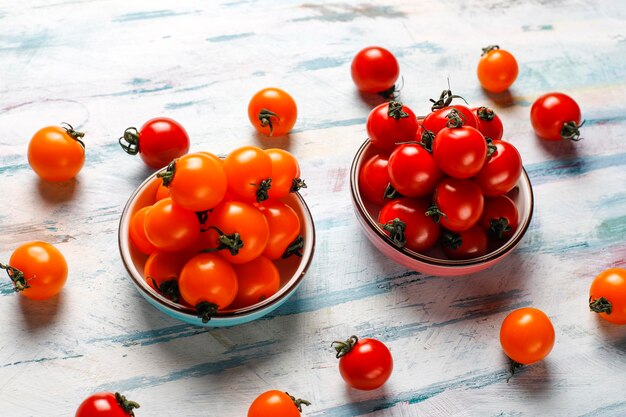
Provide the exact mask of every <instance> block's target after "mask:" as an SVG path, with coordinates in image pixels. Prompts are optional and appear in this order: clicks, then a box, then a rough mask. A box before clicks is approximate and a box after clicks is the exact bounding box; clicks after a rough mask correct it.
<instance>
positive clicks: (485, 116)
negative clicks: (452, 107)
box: [472, 106, 504, 141]
mask: <svg viewBox="0 0 626 417" xmlns="http://www.w3.org/2000/svg"><path fill="white" fill-rule="evenodd" d="M472 112H473V113H474V114H475V115H476V119H477V120H478V131H479V132H480V133H482V134H483V136H484V137H485V138H489V139H491V140H492V141H494V140H500V139H502V134H503V133H504V127H503V126H502V120H500V116H498V115H497V114H496V112H494V111H493V110H492V109H490V108H489V107H486V106H482V107H475V108H473V109H472Z"/></svg>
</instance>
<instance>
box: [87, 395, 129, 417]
mask: <svg viewBox="0 0 626 417" xmlns="http://www.w3.org/2000/svg"><path fill="white" fill-rule="evenodd" d="M135 408H139V404H137V403H136V402H134V401H129V400H127V399H126V397H124V396H123V395H121V394H120V393H118V392H116V393H115V394H113V393H112V392H99V393H96V394H93V395H90V396H89V397H87V398H86V399H85V400H84V401H83V402H82V403H81V404H80V406H79V407H78V410H76V417H129V416H130V417H133V416H134V415H135V413H134V412H133V410H134V409H135Z"/></svg>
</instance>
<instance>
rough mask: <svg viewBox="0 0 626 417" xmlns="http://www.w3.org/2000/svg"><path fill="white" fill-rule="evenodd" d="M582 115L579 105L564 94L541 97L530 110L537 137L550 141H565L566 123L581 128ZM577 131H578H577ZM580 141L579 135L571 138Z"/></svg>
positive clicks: (548, 94) (549, 94)
mask: <svg viewBox="0 0 626 417" xmlns="http://www.w3.org/2000/svg"><path fill="white" fill-rule="evenodd" d="M580 121H581V114H580V107H578V103H576V101H574V99H573V98H571V97H570V96H568V95H566V94H563V93H547V94H544V95H542V96H540V97H539V98H538V99H537V100H535V102H534V103H533V105H532V107H531V108H530V122H531V123H532V126H533V129H534V130H535V133H536V134H537V136H539V137H540V138H541V139H544V140H548V141H559V140H562V139H563V135H562V130H563V128H564V125H565V124H566V123H570V122H571V123H573V124H575V125H576V126H580ZM576 131H577V129H576ZM571 139H573V140H578V134H575V135H573V137H572V138H571Z"/></svg>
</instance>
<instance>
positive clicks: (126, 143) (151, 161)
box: [119, 117, 189, 169]
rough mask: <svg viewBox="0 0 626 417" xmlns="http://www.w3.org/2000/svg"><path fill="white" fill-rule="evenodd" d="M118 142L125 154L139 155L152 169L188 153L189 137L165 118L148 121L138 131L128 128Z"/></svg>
mask: <svg viewBox="0 0 626 417" xmlns="http://www.w3.org/2000/svg"><path fill="white" fill-rule="evenodd" d="M119 142H120V145H121V146H122V149H124V151H125V152H126V153H128V154H131V155H136V154H137V153H139V155H140V156H141V159H143V161H144V162H145V163H146V165H148V166H149V167H150V168H154V169H158V168H162V167H164V166H166V165H168V164H169V163H170V162H171V161H172V160H174V159H175V158H178V157H181V156H183V155H185V154H186V153H187V152H188V151H189V136H187V132H186V131H185V128H183V127H182V125H181V124H180V123H178V122H177V121H175V120H172V119H169V118H167V117H157V118H155V119H150V120H148V121H147V122H146V123H145V124H144V125H143V126H142V127H141V129H139V131H138V130H137V129H136V128H134V127H129V128H128V129H126V130H125V131H124V136H122V137H121V138H120V139H119Z"/></svg>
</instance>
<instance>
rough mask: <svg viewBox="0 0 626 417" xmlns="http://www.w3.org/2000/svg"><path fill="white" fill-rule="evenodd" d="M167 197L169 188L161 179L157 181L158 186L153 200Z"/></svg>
mask: <svg viewBox="0 0 626 417" xmlns="http://www.w3.org/2000/svg"><path fill="white" fill-rule="evenodd" d="M167 197H170V190H169V188H167V187H166V186H165V185H163V180H161V181H160V183H159V187H158V188H157V191H156V195H155V196H154V201H159V200H163V199H164V198H167Z"/></svg>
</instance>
